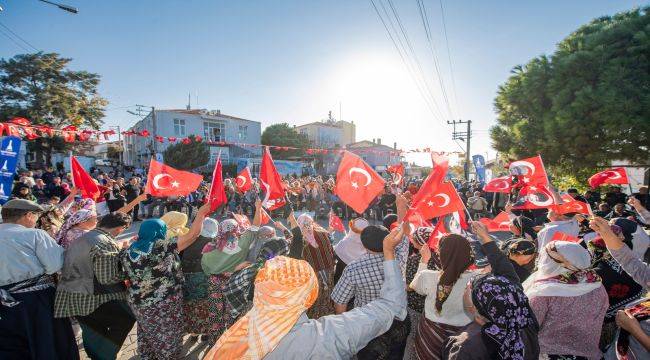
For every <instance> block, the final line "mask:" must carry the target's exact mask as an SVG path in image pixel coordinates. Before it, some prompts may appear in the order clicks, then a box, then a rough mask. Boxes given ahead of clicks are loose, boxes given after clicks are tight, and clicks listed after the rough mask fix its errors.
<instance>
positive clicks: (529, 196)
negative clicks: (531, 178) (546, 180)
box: [513, 185, 555, 210]
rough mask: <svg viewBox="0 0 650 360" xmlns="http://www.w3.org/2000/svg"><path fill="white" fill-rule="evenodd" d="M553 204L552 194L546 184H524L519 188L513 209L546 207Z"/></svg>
mask: <svg viewBox="0 0 650 360" xmlns="http://www.w3.org/2000/svg"><path fill="white" fill-rule="evenodd" d="M553 205H555V200H554V199H553V194H552V193H551V191H550V190H549V189H548V188H546V186H535V185H525V186H524V187H522V188H521V190H519V195H518V196H517V199H516V200H515V203H514V207H513V209H515V210H532V209H546V208H550V207H552V206H553Z"/></svg>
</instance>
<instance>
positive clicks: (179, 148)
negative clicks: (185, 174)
mask: <svg viewBox="0 0 650 360" xmlns="http://www.w3.org/2000/svg"><path fill="white" fill-rule="evenodd" d="M189 138H190V140H192V141H191V142H190V143H189V144H183V143H182V142H179V143H176V144H173V145H170V146H169V147H168V148H167V149H165V152H164V153H163V158H164V159H165V164H167V165H169V166H171V167H173V168H176V169H179V170H194V169H196V168H198V167H201V166H204V165H207V163H208V161H209V160H210V148H209V146H208V144H206V143H205V142H196V141H194V135H190V136H189Z"/></svg>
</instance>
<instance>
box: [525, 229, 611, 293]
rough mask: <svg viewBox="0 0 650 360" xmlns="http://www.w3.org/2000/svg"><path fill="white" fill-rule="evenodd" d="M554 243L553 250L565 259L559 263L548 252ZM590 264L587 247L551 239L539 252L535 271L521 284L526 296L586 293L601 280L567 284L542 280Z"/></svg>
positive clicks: (575, 270)
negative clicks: (563, 262)
mask: <svg viewBox="0 0 650 360" xmlns="http://www.w3.org/2000/svg"><path fill="white" fill-rule="evenodd" d="M551 244H554V245H555V250H556V251H557V252H558V254H559V255H561V256H562V257H564V259H565V260H566V263H565V264H560V263H558V262H556V261H555V260H553V259H552V258H551V257H550V256H549V254H548V248H549V247H551V246H552V245H551ZM590 266H591V255H589V251H587V249H585V248H583V247H582V246H580V244H576V243H574V242H569V241H553V242H551V243H549V244H547V246H545V247H544V248H543V249H542V251H540V253H539V262H538V264H537V271H536V272H534V273H533V274H532V275H531V276H530V277H529V278H528V279H527V280H526V281H525V282H524V284H523V286H524V291H525V293H526V296H528V297H529V298H531V297H535V296H561V297H573V296H581V295H584V294H587V293H589V292H591V291H593V290H595V289H597V288H599V287H600V286H602V282H601V281H595V282H586V281H581V282H578V283H577V284H567V283H562V282H556V281H544V280H545V279H549V278H552V277H555V276H558V275H562V274H565V273H571V272H578V271H582V270H587V269H589V267H590Z"/></svg>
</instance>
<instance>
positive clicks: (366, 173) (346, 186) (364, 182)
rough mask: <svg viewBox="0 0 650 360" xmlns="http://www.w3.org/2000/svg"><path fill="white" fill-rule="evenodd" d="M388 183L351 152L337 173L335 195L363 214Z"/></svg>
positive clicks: (343, 159) (344, 158)
mask: <svg viewBox="0 0 650 360" xmlns="http://www.w3.org/2000/svg"><path fill="white" fill-rule="evenodd" d="M385 183H386V182H385V181H384V179H382V178H381V176H379V175H378V174H377V173H376V172H375V170H373V169H372V167H370V165H368V164H366V163H365V162H364V161H363V160H362V159H361V158H360V157H358V156H356V155H354V154H352V153H351V152H349V151H345V152H344V153H343V158H342V159H341V163H340V164H339V169H338V171H337V172H336V185H335V186H334V193H335V194H336V195H337V196H338V197H339V198H340V199H341V200H342V201H343V202H344V203H346V204H347V205H348V206H350V207H351V208H352V209H354V211H356V212H357V213H363V212H364V211H366V209H367V208H368V205H370V203H371V202H372V201H373V200H374V199H375V197H377V195H379V193H381V192H382V190H383V189H384V184H385Z"/></svg>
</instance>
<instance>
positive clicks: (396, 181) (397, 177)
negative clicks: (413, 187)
mask: <svg viewBox="0 0 650 360" xmlns="http://www.w3.org/2000/svg"><path fill="white" fill-rule="evenodd" d="M401 182H402V175H401V174H399V173H393V183H394V184H395V185H399V184H400V183H401Z"/></svg>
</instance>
